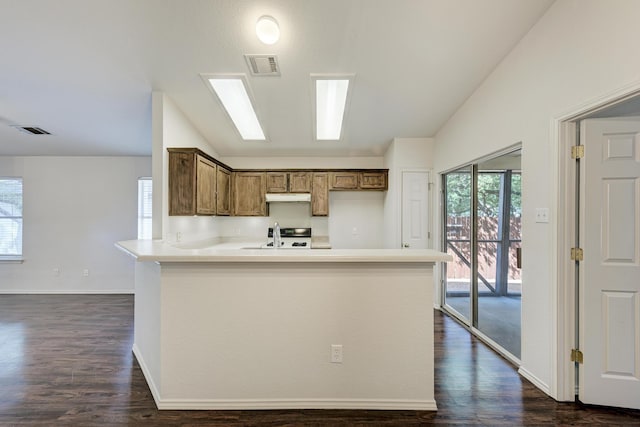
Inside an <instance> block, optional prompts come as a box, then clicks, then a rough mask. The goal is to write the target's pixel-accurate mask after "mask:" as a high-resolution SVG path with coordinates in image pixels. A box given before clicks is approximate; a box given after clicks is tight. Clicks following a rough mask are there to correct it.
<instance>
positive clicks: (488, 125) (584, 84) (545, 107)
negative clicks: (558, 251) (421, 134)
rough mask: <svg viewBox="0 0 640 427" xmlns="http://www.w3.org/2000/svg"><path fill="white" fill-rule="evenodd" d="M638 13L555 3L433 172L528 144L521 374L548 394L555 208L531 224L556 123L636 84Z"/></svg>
mask: <svg viewBox="0 0 640 427" xmlns="http://www.w3.org/2000/svg"><path fill="white" fill-rule="evenodd" d="M639 16H640V2H638V1H635V0H607V1H603V0H558V1H556V2H555V3H554V4H553V5H552V6H551V8H550V9H549V10H548V12H547V13H546V14H545V16H543V17H542V19H541V20H540V21H539V22H538V24H536V26H534V27H533V28H532V30H531V31H530V32H529V33H528V34H527V35H526V36H525V37H524V39H523V40H522V41H521V42H520V43H519V44H518V45H517V46H516V47H515V48H514V50H513V51H512V52H511V53H510V54H509V55H508V56H507V57H506V58H505V59H504V61H503V62H502V63H501V64H500V65H499V66H498V67H497V68H496V69H495V71H494V72H493V73H492V74H491V75H490V76H489V77H488V78H487V79H486V80H485V82H484V83H483V84H482V85H481V86H480V87H479V88H478V89H477V91H476V92H475V93H474V94H473V96H471V97H470V98H469V99H468V100H467V102H466V103H465V104H464V106H463V107H462V108H461V109H460V110H459V111H458V112H457V113H456V114H455V115H454V116H453V117H452V118H451V119H450V120H449V122H448V123H447V124H446V125H445V126H444V127H443V128H442V129H441V130H440V131H439V132H438V134H437V135H436V148H435V163H434V166H435V169H436V170H437V171H444V170H447V169H451V168H453V167H455V166H458V165H461V164H463V163H466V162H469V161H471V160H473V159H476V158H478V157H481V156H483V155H485V154H488V153H491V152H494V151H496V150H499V149H501V148H504V147H507V146H510V145H512V144H515V143H517V142H520V141H521V142H522V145H523V155H522V172H523V176H522V182H523V189H522V191H523V199H522V200H523V218H522V219H523V224H522V235H523V243H522V246H523V253H524V254H525V256H524V258H523V270H522V271H523V283H524V285H523V286H524V288H523V299H522V318H523V323H522V368H521V372H522V373H523V374H524V375H525V376H527V377H528V378H529V379H531V380H533V381H534V382H535V383H536V384H537V385H538V386H539V387H540V388H542V389H543V390H544V391H547V392H548V393H550V394H551V395H552V396H556V395H557V390H556V382H555V380H556V378H555V370H554V363H555V361H554V358H555V354H554V353H553V349H554V348H555V346H554V343H555V336H554V333H555V324H554V323H553V322H552V319H553V318H554V315H555V311H556V307H554V306H553V303H554V301H555V297H554V295H555V293H556V290H557V286H558V283H557V281H556V279H555V276H554V274H553V269H554V263H555V262H557V260H552V259H551V257H550V255H549V254H552V253H554V246H555V245H556V242H555V241H553V239H552V235H553V234H552V233H553V227H554V226H555V224H554V223H555V218H556V213H555V212H553V211H552V213H551V222H550V223H549V224H539V223H535V221H534V213H535V208H536V207H551V208H553V207H554V206H555V203H556V201H555V200H554V194H555V188H556V186H557V182H556V181H555V180H554V179H552V176H553V170H554V167H555V165H554V164H553V163H552V159H553V158H554V156H553V155H552V154H553V153H554V152H555V151H556V150H557V147H556V146H555V145H554V144H556V143H557V138H556V135H554V134H553V128H552V121H553V118H557V117H561V116H563V115H564V114H566V113H568V112H571V111H575V110H576V109H577V108H580V107H581V106H583V105H586V103H588V102H591V101H592V100H594V99H601V98H602V97H605V96H607V95H608V94H612V93H615V92H618V91H620V90H622V89H623V88H625V87H628V86H629V85H637V84H638V82H639V80H640V72H639V70H640V55H637V51H638V34H637V26H638V17H639ZM436 181H437V182H438V183H439V180H436ZM435 229H436V230H438V227H436V228H435Z"/></svg>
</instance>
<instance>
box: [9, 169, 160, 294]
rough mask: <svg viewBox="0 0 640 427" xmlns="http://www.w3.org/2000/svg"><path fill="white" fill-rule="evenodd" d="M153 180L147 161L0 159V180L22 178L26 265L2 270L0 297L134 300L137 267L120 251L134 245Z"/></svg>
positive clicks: (10, 264)
mask: <svg viewBox="0 0 640 427" xmlns="http://www.w3.org/2000/svg"><path fill="white" fill-rule="evenodd" d="M150 174H151V159H150V158H149V157H0V176H16V177H22V178H23V209H24V213H23V215H24V216H23V224H24V228H23V245H22V247H23V255H24V263H22V264H16V263H0V293H25V292H39V293H60V292H70V293H110V292H126V293H129V292H133V283H134V282H133V279H134V277H133V275H134V261H133V259H131V257H129V256H126V255H125V254H123V253H122V252H120V251H119V250H118V249H116V248H115V246H114V243H115V242H117V241H119V240H130V239H135V238H136V236H137V224H138V223H137V216H138V205H137V197H138V183H137V181H138V178H139V177H143V176H149V175H150ZM54 268H58V269H59V275H58V276H55V275H54V272H53V270H54ZM84 269H88V270H89V276H88V277H84V276H83V270H84Z"/></svg>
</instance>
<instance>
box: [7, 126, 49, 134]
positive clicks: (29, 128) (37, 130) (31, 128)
mask: <svg viewBox="0 0 640 427" xmlns="http://www.w3.org/2000/svg"><path fill="white" fill-rule="evenodd" d="M12 127H14V128H16V129H18V130H19V131H20V132H24V133H28V134H31V135H51V132H47V131H46V130H44V129H42V128H39V127H35V126H12Z"/></svg>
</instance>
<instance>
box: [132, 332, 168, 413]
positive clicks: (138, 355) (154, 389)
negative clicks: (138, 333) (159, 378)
mask: <svg viewBox="0 0 640 427" xmlns="http://www.w3.org/2000/svg"><path fill="white" fill-rule="evenodd" d="M131 350H132V351H133V355H134V356H135V358H136V360H137V361H138V365H140V369H142V375H144V379H145V380H146V381H147V385H148V386H149V390H151V395H152V396H153V400H154V401H155V402H156V406H157V407H158V409H162V408H160V404H159V402H160V391H159V390H158V387H156V383H155V382H153V377H152V376H151V372H149V368H148V367H147V364H146V363H145V361H144V358H143V357H142V353H140V349H139V348H138V346H137V345H136V344H135V343H134V344H133V348H132V349H131Z"/></svg>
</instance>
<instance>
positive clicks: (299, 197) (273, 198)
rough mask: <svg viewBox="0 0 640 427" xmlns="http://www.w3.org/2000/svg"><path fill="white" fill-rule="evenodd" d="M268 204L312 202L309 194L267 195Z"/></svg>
mask: <svg viewBox="0 0 640 427" xmlns="http://www.w3.org/2000/svg"><path fill="white" fill-rule="evenodd" d="M266 199H267V203H271V202H307V203H308V202H311V194H309V193H267V194H266Z"/></svg>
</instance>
